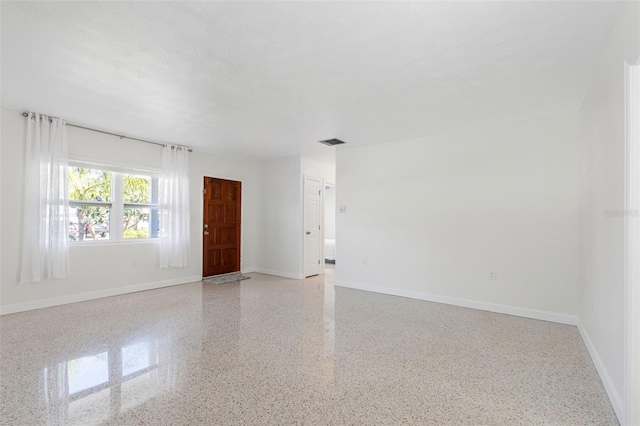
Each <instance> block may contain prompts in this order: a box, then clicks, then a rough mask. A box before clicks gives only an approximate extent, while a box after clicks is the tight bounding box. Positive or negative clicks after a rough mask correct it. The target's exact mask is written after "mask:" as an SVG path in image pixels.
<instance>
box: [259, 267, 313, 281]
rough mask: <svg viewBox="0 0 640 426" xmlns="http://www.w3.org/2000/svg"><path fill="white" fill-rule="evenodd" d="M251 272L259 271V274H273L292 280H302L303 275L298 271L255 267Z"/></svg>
mask: <svg viewBox="0 0 640 426" xmlns="http://www.w3.org/2000/svg"><path fill="white" fill-rule="evenodd" d="M253 272H259V273H261V274H267V275H275V276H277V277H284V278H291V279H294V280H303V279H304V276H303V275H302V274H300V273H298V274H296V273H294V272H285V271H276V270H274V269H265V268H255V269H254V271H253Z"/></svg>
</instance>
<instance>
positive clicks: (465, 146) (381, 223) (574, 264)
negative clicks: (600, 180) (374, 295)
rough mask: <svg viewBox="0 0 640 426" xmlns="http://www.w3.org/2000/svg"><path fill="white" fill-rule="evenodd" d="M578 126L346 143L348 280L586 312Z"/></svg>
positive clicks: (342, 268) (341, 159)
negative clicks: (582, 305)
mask: <svg viewBox="0 0 640 426" xmlns="http://www.w3.org/2000/svg"><path fill="white" fill-rule="evenodd" d="M576 125H577V117H576V115H575V114H569V115H563V116H556V117H549V118H543V119H539V120H533V121H526V122H519V123H512V124H506V125H500V126H495V127H486V128H480V129H475V130H472V131H465V132H460V133H454V134H446V135H438V136H429V137H422V138H416V139H412V140H408V141H400V142H392V143H384V144H379V145H372V146H368V147H358V148H352V149H343V150H340V151H338V152H337V180H338V182H339V186H340V191H338V194H337V204H338V205H339V206H346V208H347V211H346V213H337V235H338V239H339V248H340V262H338V263H337V266H336V284H337V285H341V286H349V287H355V288H363V289H368V290H373V291H381V292H385V293H391V294H398V295H404V296H409V297H416V298H423V299H428V300H437V301H442V302H445V303H454V304H460V305H463V306H471V307H478V308H482V309H488V310H494V311H498V312H506V313H513V314H516V315H524V316H530V317H539V318H544V319H550V320H554V321H560V322H568V323H572V322H575V315H576V314H577V308H578V306H577V294H578V288H577V286H578V256H577V247H578V225H577V224H578V200H577V193H578V188H577V180H578V176H577V174H578V170H577V167H578V159H577V137H576ZM365 261H366V265H365ZM492 270H495V271H497V280H495V281H492V280H489V272H490V271H492Z"/></svg>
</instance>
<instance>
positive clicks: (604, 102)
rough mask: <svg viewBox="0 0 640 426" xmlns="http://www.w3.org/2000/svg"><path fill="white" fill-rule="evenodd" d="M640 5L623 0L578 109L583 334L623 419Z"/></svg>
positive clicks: (581, 329) (580, 315) (581, 322)
mask: <svg viewBox="0 0 640 426" xmlns="http://www.w3.org/2000/svg"><path fill="white" fill-rule="evenodd" d="M639 15H640V3H638V2H628V3H627V4H626V6H625V9H624V10H623V11H622V13H621V14H620V18H619V20H618V22H617V24H616V26H615V27H614V29H613V31H612V34H611V36H610V39H609V42H608V45H607V48H606V50H605V51H604V54H603V56H602V57H601V60H600V64H599V66H598V68H597V70H596V72H595V74H594V76H593V78H592V80H591V84H590V86H589V90H588V92H587V94H586V96H585V98H584V101H583V103H582V106H581V108H580V112H579V147H580V304H579V322H580V331H581V332H582V334H583V337H584V338H585V339H584V340H585V342H586V343H587V345H588V347H589V349H590V351H591V354H592V358H593V359H594V361H595V363H596V366H597V367H598V370H599V372H600V376H601V377H602V379H603V383H604V384H605V387H606V388H607V391H608V393H609V397H610V398H611V401H612V403H613V405H614V408H615V409H616V412H617V413H618V417H619V418H621V395H622V386H623V356H624V334H623V333H624V318H623V315H624V217H622V216H614V217H607V216H606V215H605V210H619V211H622V210H624V207H625V206H624V188H625V185H624V176H625V133H624V132H625V110H624V104H625V98H624V90H625V87H624V85H625V82H624V80H625V77H624V73H625V60H626V61H629V62H631V63H632V62H635V60H636V59H637V58H638V52H639V51H640V46H639V44H640V19H639Z"/></svg>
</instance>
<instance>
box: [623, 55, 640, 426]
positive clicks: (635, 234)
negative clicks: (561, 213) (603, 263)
mask: <svg viewBox="0 0 640 426" xmlns="http://www.w3.org/2000/svg"><path fill="white" fill-rule="evenodd" d="M625 142H626V143H625V148H626V149H625V169H626V170H625V215H624V217H625V224H624V226H625V280H624V281H625V286H624V287H625V288H624V321H625V323H624V330H625V332H624V370H623V371H624V383H623V398H622V400H623V413H624V414H623V416H624V418H623V419H620V420H621V422H620V423H621V424H628V425H632V424H640V406H639V404H638V402H640V363H639V362H638V360H640V265H639V262H638V258H639V257H640V216H639V209H640V59H639V60H638V61H636V63H635V65H634V64H629V63H628V62H626V63H625Z"/></svg>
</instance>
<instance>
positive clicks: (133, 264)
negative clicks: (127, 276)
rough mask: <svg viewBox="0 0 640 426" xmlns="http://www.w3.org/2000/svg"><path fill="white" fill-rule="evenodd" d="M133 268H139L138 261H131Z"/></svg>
mask: <svg viewBox="0 0 640 426" xmlns="http://www.w3.org/2000/svg"><path fill="white" fill-rule="evenodd" d="M131 266H132V267H133V268H135V267H137V266H138V259H131Z"/></svg>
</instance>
